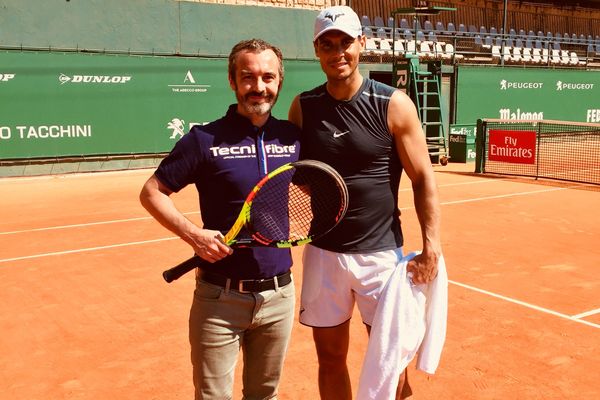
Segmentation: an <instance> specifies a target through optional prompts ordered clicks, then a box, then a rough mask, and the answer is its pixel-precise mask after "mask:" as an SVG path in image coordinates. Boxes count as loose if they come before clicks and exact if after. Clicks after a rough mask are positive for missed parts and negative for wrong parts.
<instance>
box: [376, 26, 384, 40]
mask: <svg viewBox="0 0 600 400" xmlns="http://www.w3.org/2000/svg"><path fill="white" fill-rule="evenodd" d="M375 37H376V38H378V39H387V32H386V31H385V28H383V27H379V28H377V30H376V31H375Z"/></svg>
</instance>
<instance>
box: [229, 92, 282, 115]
mask: <svg viewBox="0 0 600 400" xmlns="http://www.w3.org/2000/svg"><path fill="white" fill-rule="evenodd" d="M250 96H263V98H264V99H265V100H266V101H265V102H263V103H254V102H252V100H249V98H250ZM236 97H237V100H238V103H239V104H240V105H241V106H242V108H243V109H244V111H246V112H247V113H248V114H255V115H265V114H268V113H269V112H270V111H271V109H272V108H273V105H274V104H275V102H276V101H277V96H273V95H265V94H264V93H258V92H250V93H246V95H245V96H244V97H242V96H241V95H239V94H238V93H236Z"/></svg>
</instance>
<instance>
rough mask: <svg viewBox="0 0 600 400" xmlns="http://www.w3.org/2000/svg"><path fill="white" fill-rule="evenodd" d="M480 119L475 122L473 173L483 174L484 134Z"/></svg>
mask: <svg viewBox="0 0 600 400" xmlns="http://www.w3.org/2000/svg"><path fill="white" fill-rule="evenodd" d="M483 130H484V122H483V120H482V119H478V120H477V134H476V135H475V172H477V173H478V174H480V173H482V172H483V151H484V149H485V143H484V141H485V132H484V131H483Z"/></svg>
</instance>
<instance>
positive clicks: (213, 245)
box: [190, 228, 233, 263]
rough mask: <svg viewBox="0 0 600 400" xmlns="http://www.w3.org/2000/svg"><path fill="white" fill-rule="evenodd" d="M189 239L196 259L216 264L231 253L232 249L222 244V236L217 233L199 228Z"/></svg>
mask: <svg viewBox="0 0 600 400" xmlns="http://www.w3.org/2000/svg"><path fill="white" fill-rule="evenodd" d="M190 239H191V245H192V247H193V248H194V252H195V253H196V254H197V255H198V257H200V258H202V259H204V260H206V261H208V262H210V263H214V262H217V261H219V260H221V259H223V258H225V257H227V256H228V255H230V254H231V253H233V249H232V248H231V247H229V246H227V245H226V244H225V243H224V242H223V235H222V234H221V232H219V231H214V230H210V229H200V228H199V229H198V230H197V231H195V232H194V233H193V234H192V235H190Z"/></svg>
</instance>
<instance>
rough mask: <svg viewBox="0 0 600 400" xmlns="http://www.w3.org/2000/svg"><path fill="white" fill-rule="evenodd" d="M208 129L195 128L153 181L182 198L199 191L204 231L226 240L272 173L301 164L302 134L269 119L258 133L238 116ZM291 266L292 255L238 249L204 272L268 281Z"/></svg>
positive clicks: (227, 117) (281, 251)
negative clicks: (250, 197)
mask: <svg viewBox="0 0 600 400" xmlns="http://www.w3.org/2000/svg"><path fill="white" fill-rule="evenodd" d="M236 109H237V105H235V104H234V105H231V106H230V107H229V109H228V111H227V114H226V115H225V116H224V117H222V118H220V119H218V120H216V121H214V122H211V123H209V124H207V125H202V126H200V125H195V126H194V127H192V129H191V130H190V131H189V132H188V133H187V134H186V135H184V136H183V137H182V138H181V139H180V140H179V141H178V142H177V143H176V144H175V147H174V148H173V150H172V151H171V153H169V155H168V156H167V157H166V158H165V159H164V160H163V161H162V162H161V163H160V165H159V166H158V168H157V170H156V172H155V175H156V177H157V178H158V179H159V180H160V181H161V182H162V183H163V184H164V185H165V186H167V187H168V188H169V189H171V190H172V191H174V192H178V191H180V190H181V189H183V188H184V187H185V186H187V185H189V184H194V185H196V188H197V189H198V194H199V198H200V212H201V214H202V222H203V224H204V225H203V227H204V228H205V229H214V230H219V231H221V232H222V233H223V234H225V233H227V231H228V230H229V228H231V226H232V225H233V223H234V222H235V220H236V218H237V216H238V214H239V212H240V210H241V208H242V205H243V203H244V200H245V199H246V196H247V195H248V193H249V192H250V190H251V189H252V188H253V187H254V185H255V184H256V183H257V182H258V181H259V180H260V179H261V178H262V177H264V176H265V175H266V174H267V173H268V172H270V171H273V170H274V169H276V168H277V167H280V166H281V165H283V164H286V163H288V162H293V161H296V160H297V159H298V154H299V151H300V146H299V138H300V131H299V129H298V128H296V126H294V125H293V124H292V123H290V122H288V121H280V120H278V119H276V118H274V117H272V116H271V117H269V119H268V121H267V123H266V124H265V125H264V126H262V127H260V128H258V127H255V126H253V125H252V123H251V122H250V120H249V119H248V118H246V117H243V116H241V115H240V114H238V113H237V112H236ZM291 265H292V258H291V254H290V251H289V250H288V249H274V248H264V247H254V248H238V249H235V250H234V252H233V254H231V255H230V256H227V257H225V258H224V259H222V260H220V261H218V262H216V263H212V264H211V263H208V262H206V263H205V264H204V265H203V266H202V269H204V270H210V271H212V272H215V273H218V274H221V275H224V276H227V277H230V278H239V279H259V278H270V277H273V276H275V275H279V274H282V273H284V272H286V271H287V270H288V269H289V268H290V267H291Z"/></svg>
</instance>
